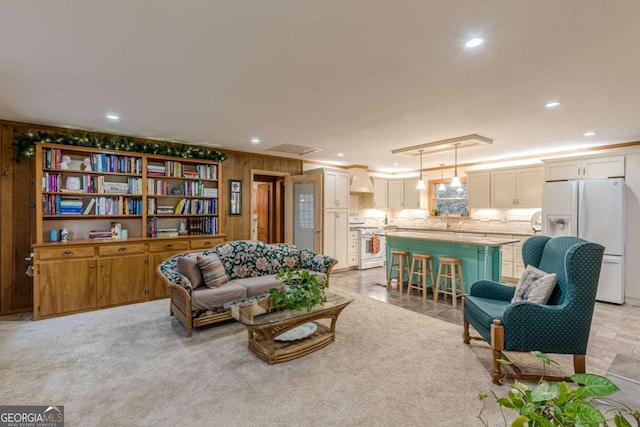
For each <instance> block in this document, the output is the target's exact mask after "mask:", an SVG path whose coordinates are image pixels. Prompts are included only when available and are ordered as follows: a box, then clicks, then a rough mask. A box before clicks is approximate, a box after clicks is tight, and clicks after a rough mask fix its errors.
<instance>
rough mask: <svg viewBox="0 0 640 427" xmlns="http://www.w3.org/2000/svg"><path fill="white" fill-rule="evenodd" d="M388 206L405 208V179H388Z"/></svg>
mask: <svg viewBox="0 0 640 427" xmlns="http://www.w3.org/2000/svg"><path fill="white" fill-rule="evenodd" d="M388 189H389V192H388V206H389V209H404V181H402V180H392V179H390V180H389V181H388Z"/></svg>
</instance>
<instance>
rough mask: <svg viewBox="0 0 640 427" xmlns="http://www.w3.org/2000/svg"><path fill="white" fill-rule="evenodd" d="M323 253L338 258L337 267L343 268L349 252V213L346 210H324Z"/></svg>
mask: <svg viewBox="0 0 640 427" xmlns="http://www.w3.org/2000/svg"><path fill="white" fill-rule="evenodd" d="M323 236H324V239H323V244H324V249H323V253H324V254H325V255H329V256H330V257H332V258H335V259H337V260H338V265H337V268H344V267H346V266H347V265H348V264H349V263H348V254H349V215H348V212H347V211H346V210H344V211H342V210H341V211H332V210H325V212H324V234H323Z"/></svg>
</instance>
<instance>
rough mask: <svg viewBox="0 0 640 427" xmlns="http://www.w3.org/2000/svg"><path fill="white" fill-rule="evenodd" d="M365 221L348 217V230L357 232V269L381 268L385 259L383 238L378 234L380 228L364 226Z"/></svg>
mask: <svg viewBox="0 0 640 427" xmlns="http://www.w3.org/2000/svg"><path fill="white" fill-rule="evenodd" d="M366 222H367V220H366V218H364V217H360V216H351V217H349V229H350V230H358V269H359V270H364V269H367V268H374V267H382V266H383V265H384V259H385V238H384V236H381V235H379V234H381V233H383V232H384V229H383V228H382V227H371V226H366V225H365V224H366Z"/></svg>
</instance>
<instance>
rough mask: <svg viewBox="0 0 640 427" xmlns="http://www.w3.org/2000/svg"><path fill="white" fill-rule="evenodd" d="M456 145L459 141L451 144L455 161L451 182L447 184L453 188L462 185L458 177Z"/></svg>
mask: <svg viewBox="0 0 640 427" xmlns="http://www.w3.org/2000/svg"><path fill="white" fill-rule="evenodd" d="M458 145H460V144H459V143H455V144H453V150H454V153H455V162H454V166H453V168H454V169H453V178H451V184H449V185H450V186H451V187H453V188H460V187H462V183H461V182H460V178H459V177H458Z"/></svg>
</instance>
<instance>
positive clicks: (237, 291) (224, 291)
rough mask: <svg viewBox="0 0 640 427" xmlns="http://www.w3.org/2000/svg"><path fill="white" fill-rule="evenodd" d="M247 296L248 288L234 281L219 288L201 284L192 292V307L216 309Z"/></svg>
mask: <svg viewBox="0 0 640 427" xmlns="http://www.w3.org/2000/svg"><path fill="white" fill-rule="evenodd" d="M246 297H247V290H246V289H245V288H244V287H242V286H240V285H236V284H235V283H233V282H230V283H227V284H226V285H224V286H220V287H217V288H207V287H206V286H200V287H199V288H198V289H196V290H194V291H193V292H192V293H191V309H192V310H193V311H196V310H214V309H216V308H218V307H222V306H223V305H225V304H226V303H228V302H229V301H235V300H237V299H242V298H246Z"/></svg>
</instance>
